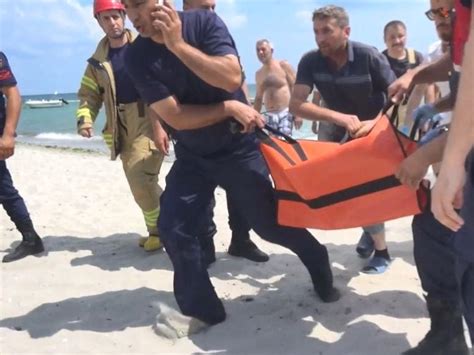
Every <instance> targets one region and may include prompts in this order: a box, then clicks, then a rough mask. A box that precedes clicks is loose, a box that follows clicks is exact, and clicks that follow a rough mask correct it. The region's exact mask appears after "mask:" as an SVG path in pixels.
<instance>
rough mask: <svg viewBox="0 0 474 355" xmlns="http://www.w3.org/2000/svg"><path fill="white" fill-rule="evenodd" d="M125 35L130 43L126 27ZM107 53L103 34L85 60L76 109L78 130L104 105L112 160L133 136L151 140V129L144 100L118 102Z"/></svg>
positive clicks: (106, 43) (107, 49)
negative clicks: (119, 103)
mask: <svg viewBox="0 0 474 355" xmlns="http://www.w3.org/2000/svg"><path fill="white" fill-rule="evenodd" d="M126 36H127V38H128V41H129V42H132V41H133V40H134V38H135V36H134V35H133V34H132V33H131V32H130V31H129V30H126ZM108 53H109V41H108V39H107V37H104V38H103V39H102V40H101V41H100V42H99V44H98V45H97V49H96V51H95V53H94V55H93V56H92V57H91V58H89V59H88V60H87V62H88V64H87V67H86V70H85V73H84V76H83V77H82V80H81V87H80V89H79V92H78V98H79V108H78V110H77V112H76V117H77V130H78V132H79V131H80V130H81V129H84V128H91V127H92V126H93V124H94V122H95V120H96V118H97V115H98V113H99V110H100V108H101V107H102V104H104V106H105V115H106V122H105V126H104V128H103V130H102V135H103V137H104V140H105V143H106V144H107V146H108V147H109V148H110V152H111V159H112V160H115V159H116V158H117V156H118V155H119V154H120V151H121V150H123V149H127V146H130V145H131V144H132V142H133V141H134V140H135V139H136V138H138V137H140V136H146V137H148V138H150V139H151V138H152V134H153V133H152V132H153V130H152V127H151V122H150V119H149V118H148V115H147V112H146V108H145V106H144V104H143V102H141V101H139V102H137V103H130V104H125V105H118V103H117V101H116V89H115V79H114V73H113V70H112V65H111V63H110V61H109V60H108ZM151 142H152V141H151ZM151 142H150V144H152V143H151Z"/></svg>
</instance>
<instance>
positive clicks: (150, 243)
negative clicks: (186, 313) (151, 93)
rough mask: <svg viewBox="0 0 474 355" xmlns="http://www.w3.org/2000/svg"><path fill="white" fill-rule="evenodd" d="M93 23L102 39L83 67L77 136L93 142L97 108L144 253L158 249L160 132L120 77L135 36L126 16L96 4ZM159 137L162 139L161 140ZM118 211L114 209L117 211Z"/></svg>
mask: <svg viewBox="0 0 474 355" xmlns="http://www.w3.org/2000/svg"><path fill="white" fill-rule="evenodd" d="M94 17H95V18H96V19H97V23H98V24H99V26H100V27H101V28H102V30H103V31H104V33H105V37H104V38H102V40H101V41H100V42H99V44H98V46H97V49H96V51H95V53H94V54H93V55H92V57H91V58H90V59H89V60H88V64H87V67H86V70H85V73H84V76H83V77H82V80H81V86H80V89H79V92H78V97H79V100H80V102H79V108H78V110H77V113H76V116H77V131H78V133H79V134H80V135H81V136H83V137H87V138H90V137H92V136H93V134H94V131H93V124H94V121H95V119H96V117H97V114H98V113H99V110H100V108H101V107H102V105H104V106H105V114H106V123H105V127H104V129H103V130H102V132H103V133H102V134H103V137H104V140H105V143H106V144H107V146H108V147H109V148H110V152H111V158H112V160H115V159H116V158H117V156H119V155H120V158H121V160H122V165H123V170H124V172H125V176H126V178H127V181H128V184H129V186H130V190H131V192H132V195H133V197H134V199H135V202H136V203H137V204H138V206H139V207H140V209H141V210H142V213H143V216H144V219H145V225H146V228H147V230H148V236H147V237H141V238H140V239H139V245H140V246H141V247H144V249H145V250H146V251H154V250H158V249H160V248H161V247H162V244H161V241H160V238H159V236H158V229H157V219H158V216H159V214H160V195H161V191H162V190H161V188H160V186H159V185H158V174H159V172H160V168H161V163H162V161H163V153H162V152H160V151H159V150H158V148H157V147H156V144H155V143H154V141H153V131H154V130H156V131H163V128H162V127H161V125H160V124H159V121H158V120H150V117H149V116H150V115H153V113H152V112H150V111H149V110H148V109H147V107H146V106H145V104H144V103H143V101H142V100H141V99H140V97H139V95H138V92H137V90H136V89H135V87H134V85H133V83H132V81H131V79H130V77H129V76H128V74H127V72H126V71H125V64H124V55H125V52H126V51H127V48H128V47H129V45H130V43H132V42H133V40H134V35H133V34H132V33H131V32H130V31H129V30H128V29H125V27H124V26H125V11H124V7H123V4H122V3H121V2H120V1H118V0H95V1H94ZM161 136H163V134H161ZM117 207H118V206H117Z"/></svg>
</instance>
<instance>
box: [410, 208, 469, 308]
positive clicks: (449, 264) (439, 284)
mask: <svg viewBox="0 0 474 355" xmlns="http://www.w3.org/2000/svg"><path fill="white" fill-rule="evenodd" d="M412 232H413V250H414V256H415V263H416V268H417V270H418V275H419V276H420V281H421V286H422V287H423V290H424V291H425V292H426V293H428V294H429V295H430V297H433V298H436V299H442V300H445V301H448V302H449V303H450V304H458V305H459V304H460V297H459V288H458V283H457V281H456V277H455V274H456V270H455V265H456V256H455V253H454V246H453V238H454V232H453V231H452V230H450V229H449V228H446V227H445V226H444V225H442V224H441V223H439V222H438V220H437V219H436V218H435V217H434V215H433V213H431V210H430V209H427V210H426V211H424V212H423V213H421V214H419V215H416V216H415V217H414V218H413V222H412Z"/></svg>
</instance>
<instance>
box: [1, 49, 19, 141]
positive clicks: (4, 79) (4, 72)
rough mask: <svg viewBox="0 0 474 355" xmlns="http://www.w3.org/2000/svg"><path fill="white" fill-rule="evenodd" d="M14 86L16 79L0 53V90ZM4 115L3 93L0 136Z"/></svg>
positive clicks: (3, 124)
mask: <svg viewBox="0 0 474 355" xmlns="http://www.w3.org/2000/svg"><path fill="white" fill-rule="evenodd" d="M16 84H17V83H16V79H15V76H14V75H13V73H12V71H11V69H10V65H9V64H8V59H7V57H6V55H5V54H3V52H0V88H4V87H8V86H15V85H16ZM6 115H7V113H6V110H5V97H4V96H3V93H0V134H3V128H4V127H5V119H6Z"/></svg>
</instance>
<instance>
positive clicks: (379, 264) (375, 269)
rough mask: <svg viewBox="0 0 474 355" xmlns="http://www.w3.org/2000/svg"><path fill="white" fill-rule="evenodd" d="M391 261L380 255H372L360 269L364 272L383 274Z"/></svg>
mask: <svg viewBox="0 0 474 355" xmlns="http://www.w3.org/2000/svg"><path fill="white" fill-rule="evenodd" d="M391 262H392V261H391V260H388V259H385V258H382V257H380V256H374V257H373V258H372V259H370V261H369V263H368V264H367V265H366V266H365V267H364V268H363V269H362V270H361V272H363V273H364V274H372V275H375V274H383V273H384V272H385V271H387V269H388V266H389V265H390V263H391Z"/></svg>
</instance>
